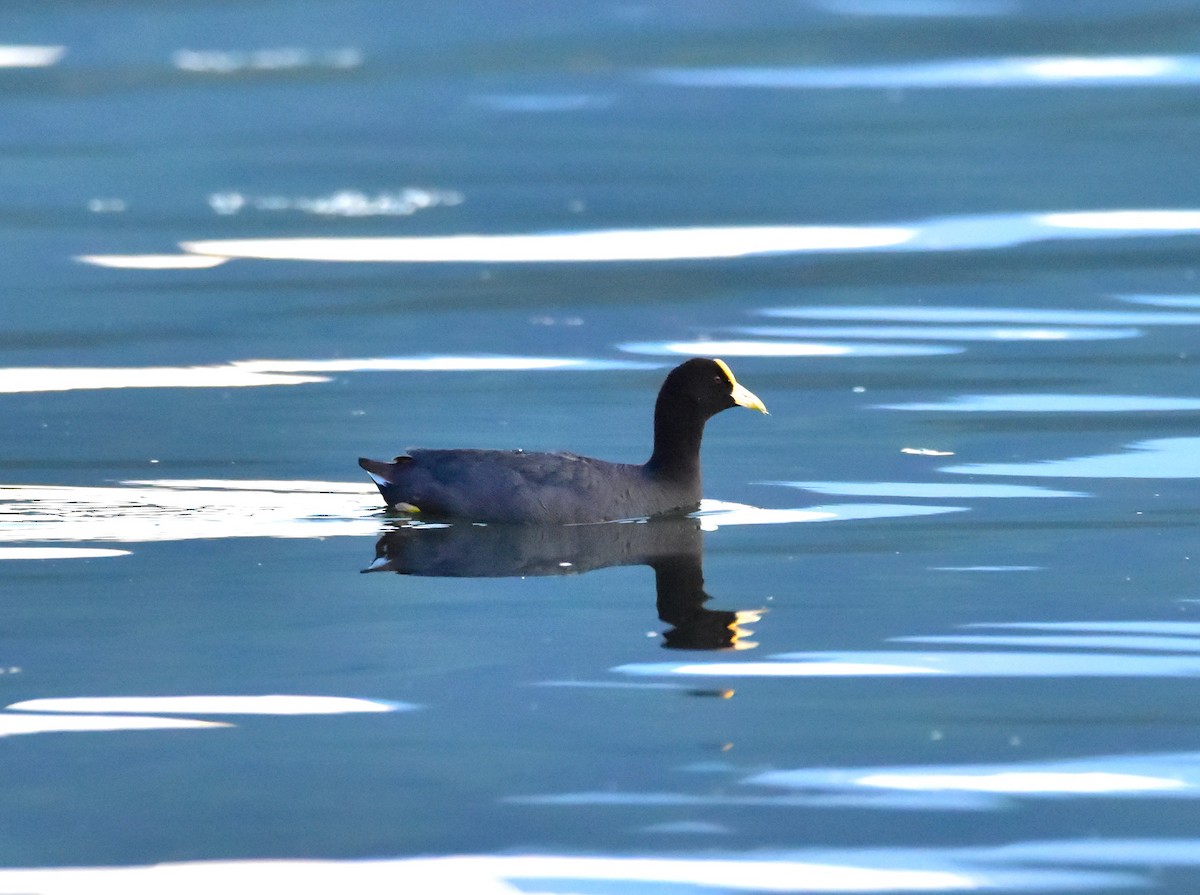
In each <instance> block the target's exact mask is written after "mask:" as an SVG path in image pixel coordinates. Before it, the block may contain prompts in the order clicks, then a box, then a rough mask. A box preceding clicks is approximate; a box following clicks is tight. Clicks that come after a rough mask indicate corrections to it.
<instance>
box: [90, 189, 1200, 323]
mask: <svg viewBox="0 0 1200 895" xmlns="http://www.w3.org/2000/svg"><path fill="white" fill-rule="evenodd" d="M1195 233H1200V210H1188V209H1184V210H1172V209H1141V210H1137V209H1134V210H1130V209H1113V210H1107V211H1089V212H1072V211H1066V212H1016V213H1008V214H985V215H960V216H957V217H941V218H927V219H923V220H918V221H907V222H899V223H890V224H867V225H862V226H821V225H799V224H779V225H766V226H761V225H760V226H728V227H645V228H640V229H635V228H627V229H614V230H571V231H552V232H541V233H497V234H478V233H466V234H456V235H450V236H376V237H315V238H308V237H304V238H299V237H297V238H252V239H231V240H190V241H185V242H182V243H180V248H181V249H182V250H183V251H184V252H186V253H188V254H194V255H200V256H205V257H213V258H220V259H229V258H255V259H261V260H283V261H325V262H360V263H362V262H368V263H387V262H391V263H426V262H428V263H457V264H463V263H494V264H503V263H526V264H529V263H557V262H574V263H588V262H619V261H620V262H628V261H686V260H705V259H723V258H749V257H755V256H765V255H791V254H814V253H815V254H821V253H825V254H830V253H835V254H836V253H845V252H865V251H876V252H950V251H979V250H983V249H997V248H1010V247H1014V246H1020V245H1025V244H1029V243H1036V242H1044V241H1048V240H1086V239H1121V238H1128V237H1138V236H1144V237H1152V236H1153V237H1160V236H1173V235H1185V234H1195ZM85 257H86V258H88V259H89V260H90V261H91V263H108V264H109V265H110V266H120V265H121V263H122V262H121V261H120V260H119V259H120V258H122V257H124V258H129V257H137V256H103V255H101V256H94V255H92V256H85ZM166 257H169V256H166ZM113 258H116V259H118V260H116V261H113V260H112V259H113ZM97 259H100V260H99V261H98V260H97ZM104 259H109V260H108V261H107V262H105V261H104ZM982 319H983V320H985V321H986V320H988V318H982ZM993 320H994V318H993ZM1019 322H1028V323H1033V322H1036V321H1033V320H1026V321H1019ZM1058 322H1060V323H1061V322H1065V321H1062V320H1060V321H1058ZM1078 322H1084V321H1082V320H1081V321H1078ZM1093 322H1099V321H1093ZM1124 322H1126V323H1130V322H1132V321H1130V320H1126V321H1124Z"/></svg>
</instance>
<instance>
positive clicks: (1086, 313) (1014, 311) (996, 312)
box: [758, 305, 1200, 326]
mask: <svg viewBox="0 0 1200 895" xmlns="http://www.w3.org/2000/svg"><path fill="white" fill-rule="evenodd" d="M758 313H759V314H761V315H762V316H764V317H783V318H788V319H798V320H871V321H875V322H885V321H886V322H888V323H959V324H961V323H967V324H984V323H1014V324H1018V325H1036V326H1047V325H1049V326H1178V325H1180V324H1198V323H1200V313H1194V314H1189V313H1187V312H1186V311H1131V310H1125V309H1121V310H1114V311H1096V310H1091V309H1086V308H1081V309H1075V308H1058V309H1052V310H1051V309H1044V308H1015V307H1003V308H980V307H954V306H940V307H939V306H929V305H845V306H842V305H813V306H810V307H794V308H764V309H762V310H760V311H759V312H758Z"/></svg>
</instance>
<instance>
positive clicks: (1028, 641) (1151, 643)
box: [889, 634, 1200, 653]
mask: <svg viewBox="0 0 1200 895" xmlns="http://www.w3.org/2000/svg"><path fill="white" fill-rule="evenodd" d="M889 639H890V640H891V641H892V642H893V643H926V644H954V645H955V646H1019V647H1023V648H1027V649H1041V650H1055V649H1100V650H1150V651H1153V652H1179V653H1200V638H1189V637H1145V636H1134V635H1120V634H1108V635H1105V634H1066V635H1057V636H1054V635H1050V636H1036V635H1028V636H1021V635H1019V634H1011V635H1003V634H936V635H928V636H920V637H892V638H889Z"/></svg>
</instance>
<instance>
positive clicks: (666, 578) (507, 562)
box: [363, 516, 764, 650]
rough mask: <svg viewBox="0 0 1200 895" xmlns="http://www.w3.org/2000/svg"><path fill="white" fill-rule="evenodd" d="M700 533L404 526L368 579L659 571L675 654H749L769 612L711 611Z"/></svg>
mask: <svg viewBox="0 0 1200 895" xmlns="http://www.w3.org/2000/svg"><path fill="white" fill-rule="evenodd" d="M703 550H704V545H703V541H702V532H701V530H700V523H699V521H698V520H697V519H694V518H691V517H689V516H667V517H658V518H654V519H649V520H645V521H639V522H604V523H596V524H585V525H480V524H471V523H461V524H448V525H429V524H419V523H417V524H414V523H411V522H409V521H407V520H405V521H403V522H398V525H397V527H396V528H394V529H393V530H391V531H388V532H385V533H384V534H383V535H382V536H381V537H380V538H379V541H378V542H377V543H376V544H375V561H374V562H373V563H372V564H371V566H370V567H369V568H367V569H364V570H363V571H365V572H396V573H398V574H401V575H422V576H430V577H438V578H505V577H527V576H535V575H537V576H541V575H575V574H581V573H583V572H590V571H593V570H594V569H603V568H607V567H609V566H637V565H647V566H650V567H651V568H652V569H653V570H654V581H655V588H656V591H657V607H658V617H659V618H660V619H661V620H662V621H664V622H666V623H667V624H668V625H671V629H670V630H668V631H667V632H666V633H665V634H664V635H663V646H665V647H667V648H670V649H690V650H719V649H750V648H752V647H754V646H757V644H755V643H753V642H751V641H750V640H748V639H747V637H748V636H749V635H750V634H751V632H750V631H749V630H747V629H746V628H745V627H744V626H745V625H747V624H752V623H754V622H756V621H758V619H759V618H760V617H761V615H762V613H763V611H764V610H743V611H728V610H723V609H706V608H705V606H704V604H705V603H707V602H708V600H709V599H710V597H709V595H708V594H707V593H705V592H704V569H703Z"/></svg>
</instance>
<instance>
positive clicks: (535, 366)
mask: <svg viewBox="0 0 1200 895" xmlns="http://www.w3.org/2000/svg"><path fill="white" fill-rule="evenodd" d="M659 366H661V365H660V364H655V363H647V362H638V361H629V360H597V359H588V358H565V357H506V356H486V355H479V356H454V355H443V356H428V357H367V358H339V359H337V360H243V361H233V362H231V363H227V364H212V365H206V366H194V367H0V394H17V393H28V392H62V391H75V390H83V389H112V388H242V387H251V386H268V385H305V384H311V383H318V382H328V381H329V379H330V377H329V376H327V375H325V374H328V373H370V372H394V373H417V372H455V371H461V372H478V371H482V370H496V371H519V370H646V369H656V368H658V367H659Z"/></svg>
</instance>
